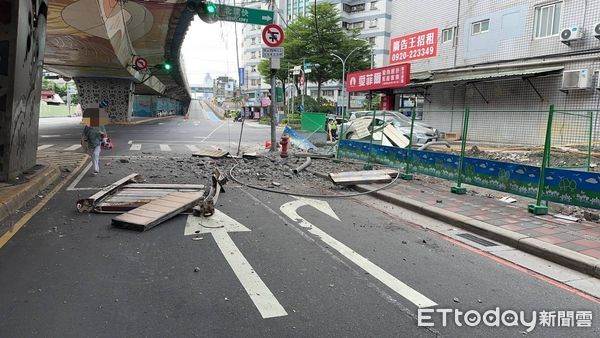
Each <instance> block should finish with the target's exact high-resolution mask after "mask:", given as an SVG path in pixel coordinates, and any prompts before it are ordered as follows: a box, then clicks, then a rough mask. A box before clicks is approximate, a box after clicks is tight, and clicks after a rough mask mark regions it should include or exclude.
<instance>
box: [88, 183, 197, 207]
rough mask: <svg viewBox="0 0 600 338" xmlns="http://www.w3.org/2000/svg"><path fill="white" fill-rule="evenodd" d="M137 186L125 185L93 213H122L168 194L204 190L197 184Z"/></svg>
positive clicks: (103, 201) (100, 203)
mask: <svg viewBox="0 0 600 338" xmlns="http://www.w3.org/2000/svg"><path fill="white" fill-rule="evenodd" d="M139 186H140V185H137V184H136V185H134V184H130V185H126V186H125V187H123V189H121V190H120V191H117V192H115V193H114V194H112V195H110V196H107V197H106V198H104V199H102V200H101V201H99V202H98V203H97V204H96V206H95V208H94V211H95V212H99V213H122V212H127V211H129V210H132V209H135V208H138V207H140V206H142V205H144V204H146V203H150V202H152V201H154V200H155V199H159V198H162V197H164V196H167V195H168V194H172V193H176V192H198V191H203V189H204V186H203V185H197V184H189V185H187V184H173V185H169V184H165V185H163V186H164V187H162V188H145V187H144V186H145V184H142V185H141V186H142V187H139ZM150 186H152V185H150ZM170 186H171V187H170ZM185 212H186V213H190V212H191V209H190V210H186V211H185Z"/></svg>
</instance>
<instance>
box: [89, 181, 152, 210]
mask: <svg viewBox="0 0 600 338" xmlns="http://www.w3.org/2000/svg"><path fill="white" fill-rule="evenodd" d="M138 179H141V176H140V175H139V174H136V173H134V174H131V175H127V176H125V177H123V178H122V179H120V180H118V181H116V182H115V183H113V184H111V185H109V186H106V187H104V188H103V189H102V190H100V191H98V192H97V193H95V194H93V195H92V196H90V197H88V198H84V199H81V200H79V201H77V209H78V210H79V212H84V211H88V212H89V211H93V210H94V207H95V206H96V204H97V203H98V202H99V201H100V200H101V199H103V198H104V197H106V196H107V195H110V194H111V193H112V192H114V191H115V190H117V189H118V188H119V187H121V186H123V185H124V184H126V183H129V182H131V181H135V180H138Z"/></svg>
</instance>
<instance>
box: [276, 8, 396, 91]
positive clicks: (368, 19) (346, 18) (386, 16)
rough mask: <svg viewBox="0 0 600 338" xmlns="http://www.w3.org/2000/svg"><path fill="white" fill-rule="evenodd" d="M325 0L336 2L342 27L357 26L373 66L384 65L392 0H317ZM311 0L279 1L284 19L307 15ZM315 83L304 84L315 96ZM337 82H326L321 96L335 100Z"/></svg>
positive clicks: (289, 19) (355, 27) (288, 20)
mask: <svg viewBox="0 0 600 338" xmlns="http://www.w3.org/2000/svg"><path fill="white" fill-rule="evenodd" d="M322 1H327V2H329V3H332V4H334V5H336V7H337V8H338V10H339V11H340V14H341V18H342V26H343V27H344V28H348V29H357V28H358V29H360V35H359V37H360V38H362V39H366V40H368V41H369V42H370V43H371V45H372V46H373V49H372V60H373V66H374V67H381V66H383V65H384V63H385V62H386V59H387V55H388V53H389V50H388V45H389V37H390V33H389V30H390V19H391V5H392V2H393V1H392V0H372V1H364V0H363V1H356V0H317V2H322ZM314 3H315V0H282V1H280V2H279V5H280V6H279V8H280V9H281V12H282V14H283V16H284V17H285V18H286V21H287V22H293V21H294V20H296V19H297V18H299V17H302V16H305V15H307V14H308V11H309V10H310V8H311V6H313V5H314ZM316 89H317V87H316V85H315V84H312V83H309V84H308V94H309V95H311V96H313V97H316V96H317V92H316ZM340 90H341V85H340V83H339V81H330V82H328V83H325V84H324V86H323V87H322V92H321V95H322V96H323V97H324V98H326V99H328V100H330V101H337V99H338V96H339V95H340Z"/></svg>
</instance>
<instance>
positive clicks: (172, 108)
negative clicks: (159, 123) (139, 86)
mask: <svg viewBox="0 0 600 338" xmlns="http://www.w3.org/2000/svg"><path fill="white" fill-rule="evenodd" d="M183 108H184V107H183V104H182V103H181V102H179V101H177V100H173V99H170V98H168V97H161V96H156V95H134V97H133V116H139V117H155V116H168V115H183Z"/></svg>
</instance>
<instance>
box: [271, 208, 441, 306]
mask: <svg viewBox="0 0 600 338" xmlns="http://www.w3.org/2000/svg"><path fill="white" fill-rule="evenodd" d="M305 205H310V206H312V207H314V208H316V209H317V210H319V211H321V212H323V213H325V214H327V215H329V216H331V217H332V218H335V219H336V220H338V221H339V220H340V219H339V217H338V216H337V215H336V214H335V212H334V211H333V209H331V206H329V203H327V202H326V201H320V200H315V199H310V198H300V197H297V200H295V201H291V202H288V203H285V204H284V205H282V206H281V208H280V210H281V212H283V213H284V214H285V215H286V216H287V217H289V218H290V219H292V220H294V221H296V222H298V224H299V225H300V226H301V227H303V228H306V229H307V231H308V232H309V233H311V234H313V235H315V236H317V237H318V238H319V239H321V240H322V241H323V242H324V243H325V244H327V245H328V246H329V247H331V248H333V249H335V250H336V251H337V252H339V253H340V254H342V255H343V256H344V257H346V258H347V259H349V260H350V261H352V262H353V263H354V264H356V265H358V266H359V267H361V268H362V269H363V270H365V271H366V272H368V273H369V274H370V275H371V276H373V277H375V278H377V279H378V280H379V281H380V282H382V283H383V284H385V285H387V286H388V287H389V288H390V289H392V290H394V291H395V292H396V293H397V294H399V295H400V296H402V297H404V298H406V299H407V300H409V301H410V302H412V303H413V304H415V305H416V306H418V307H420V308H423V307H430V306H435V305H437V304H436V303H435V302H434V301H432V300H431V299H429V298H427V297H425V296H424V295H422V294H420V293H419V292H417V291H416V290H414V289H413V288H411V287H410V286H408V285H406V284H404V283H403V282H401V281H400V280H398V279H397V278H396V277H394V276H392V275H391V274H389V273H388V272H386V271H385V270H383V269H382V268H380V267H379V266H377V265H375V264H374V263H372V262H371V261H369V260H368V259H367V258H365V257H363V256H361V255H360V254H359V253H357V252H356V251H354V250H352V249H350V248H349V247H347V246H346V245H345V244H344V243H342V242H340V241H338V240H337V239H335V238H333V237H331V236H329V235H328V234H327V233H325V232H323V231H322V230H321V229H319V228H317V227H316V226H315V225H314V224H312V223H310V222H309V221H307V220H306V219H304V218H302V217H300V215H298V212H297V209H298V208H300V207H301V206H305Z"/></svg>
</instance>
